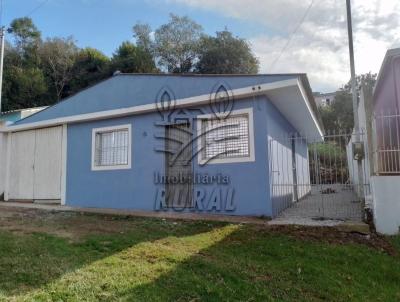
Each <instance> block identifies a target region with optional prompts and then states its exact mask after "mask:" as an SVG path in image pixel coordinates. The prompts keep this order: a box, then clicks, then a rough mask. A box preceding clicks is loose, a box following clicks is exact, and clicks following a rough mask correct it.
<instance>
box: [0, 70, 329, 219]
mask: <svg viewBox="0 0 400 302" xmlns="http://www.w3.org/2000/svg"><path fill="white" fill-rule="evenodd" d="M2 131H3V133H4V135H6V139H5V142H6V144H7V148H6V149H7V150H8V151H7V152H6V153H7V154H6V158H7V167H6V169H5V174H6V175H5V176H4V179H6V181H5V185H4V186H5V189H4V198H5V200H32V201H35V202H41V201H42V202H43V201H53V202H60V203H61V204H62V205H68V206H72V207H85V208H88V207H93V208H113V209H130V210H145V211H196V212H203V213H219V214H227V215H250V216H269V217H272V216H275V215H277V214H278V213H279V212H280V211H282V210H283V209H284V208H285V207H286V206H287V205H285V204H284V203H283V202H282V200H283V199H285V198H287V195H288V194H289V195H290V196H292V198H293V201H294V202H295V201H297V200H299V199H301V198H302V197H304V196H306V195H307V194H308V193H309V192H308V190H307V189H304V188H307V186H304V185H303V186H301V188H302V189H299V188H297V187H296V185H293V186H291V187H290V188H289V190H288V189H286V190H285V191H284V192H282V193H281V194H274V195H273V196H272V192H271V190H272V185H273V184H274V183H275V184H276V183H279V182H283V180H281V179H280V177H281V176H280V175H281V174H280V173H279V171H280V169H290V170H293V173H292V174H291V177H293V178H294V179H296V180H295V181H294V182H293V179H292V182H291V183H297V182H298V183H302V184H304V183H307V182H308V183H309V181H310V180H309V177H306V178H305V179H298V178H299V177H300V176H297V174H296V170H297V169H302V170H304V169H308V149H307V141H306V140H305V139H301V140H296V139H293V140H287V137H288V136H291V137H293V138H295V137H297V136H298V135H300V134H303V136H302V137H305V136H304V134H307V135H308V136H309V137H312V138H313V140H314V141H315V138H316V137H321V136H322V131H323V130H322V124H321V122H320V119H319V117H318V111H317V108H316V105H315V102H314V98H313V96H312V92H311V89H310V86H309V83H308V80H307V77H306V75H304V74H279V75H164V74H116V75H115V76H113V77H111V78H110V79H107V80H105V81H103V82H101V83H99V84H97V85H95V86H93V87H90V88H88V89H86V90H84V91H82V92H80V93H78V94H76V95H74V96H72V97H69V98H67V99H65V100H63V101H61V102H59V103H58V104H56V105H54V106H52V107H49V108H47V109H45V110H43V111H41V112H39V113H36V114H34V115H32V116H29V117H27V118H25V119H23V120H20V121H17V122H16V123H15V124H13V125H11V126H8V127H6V128H4V129H3V130H2ZM301 175H302V176H301V177H304V175H307V173H306V174H305V173H301ZM307 178H308V179H307ZM0 179H1V178H0ZM0 194H1V192H0Z"/></svg>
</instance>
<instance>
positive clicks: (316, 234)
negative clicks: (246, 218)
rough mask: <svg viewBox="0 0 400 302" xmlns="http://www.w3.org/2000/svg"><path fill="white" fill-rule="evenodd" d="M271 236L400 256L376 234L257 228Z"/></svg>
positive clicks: (387, 242) (279, 227) (282, 227)
mask: <svg viewBox="0 0 400 302" xmlns="http://www.w3.org/2000/svg"><path fill="white" fill-rule="evenodd" d="M256 228H258V229H259V230H261V231H265V232H268V233H269V234H270V233H271V232H272V233H277V234H284V235H288V236H290V237H292V238H296V239H298V240H308V241H315V242H327V243H331V244H338V245H345V244H362V245H366V246H368V247H370V248H373V249H375V250H379V251H382V252H385V253H387V254H389V255H392V256H399V253H398V251H397V249H396V248H395V247H394V246H393V244H392V243H391V242H390V241H389V240H387V238H385V237H384V236H380V235H378V234H375V233H371V234H367V235H365V234H360V233H357V232H345V231H341V230H338V229H336V228H334V227H303V226H282V225H280V226H269V227H267V228H265V227H256Z"/></svg>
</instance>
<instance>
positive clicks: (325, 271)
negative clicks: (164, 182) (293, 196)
mask: <svg viewBox="0 0 400 302" xmlns="http://www.w3.org/2000/svg"><path fill="white" fill-rule="evenodd" d="M55 215H59V214H55ZM16 220H17V222H16V226H13V227H10V221H11V219H9V220H8V225H7V228H1V223H0V300H4V301H114V300H118V301H120V300H122V301H321V300H328V301H399V300H400V258H399V257H398V256H396V255H395V256H390V255H389V254H388V253H386V252H384V251H382V250H378V249H374V248H372V247H368V246H367V245H364V244H359V243H351V241H349V242H347V241H348V240H346V238H345V237H343V236H344V235H343V234H339V235H340V236H339V235H338V238H341V240H340V242H341V243H340V244H339V243H337V244H336V243H328V242H327V241H329V240H324V238H323V237H324V236H321V237H322V238H321V239H319V238H315V236H310V238H308V237H307V236H308V235H307V230H304V229H299V230H296V229H295V230H292V231H290V232H287V231H279V230H277V229H269V228H266V227H256V226H249V225H233V224H226V223H210V222H174V221H169V220H166V221H165V220H161V219H144V218H136V219H135V218H131V219H116V221H115V218H114V219H111V218H104V217H101V216H99V217H97V216H95V215H92V216H85V215H83V216H82V215H81V216H79V217H78V218H77V217H72V218H71V217H60V218H59V219H50V220H49V219H47V220H46V219H41V220H40V219H37V220H35V219H33V220H32V221H33V222H32V221H30V222H29V223H30V224H31V225H30V229H34V230H35V231H31V232H29V231H28V229H29V228H26V227H22V226H24V224H25V221H29V220H28V219H25V220H24V219H22V218H19V220H18V219H16ZM69 221H71V224H69ZM72 221H73V223H72ZM79 221H82V222H83V221H85V224H83V225H82V226H80V225H79ZM88 221H89V222H88ZM26 223H28V222H26ZM46 224H47V225H50V226H54V230H56V232H53V231H54V230H49V231H46V229H45V228H44V226H46ZM56 225H57V227H56ZM33 226H34V227H35V228H33ZM94 226H96V227H97V229H96V228H95V227H94ZM108 226H109V227H110V228H111V229H112V231H110V232H101V231H99V228H100V229H102V228H105V229H107V227H108ZM41 228H42V231H40V230H41ZM51 228H52V227H51ZM57 228H58V229H57ZM85 229H87V232H85ZM38 230H39V231H38ZM71 230H73V231H71ZM70 231H71V232H72V233H71V232H70ZM332 232H335V231H333V230H332ZM297 233H298V234H299V236H297ZM63 234H64V235H63ZM71 234H72V236H71ZM360 240H361V239H360ZM362 240H364V239H362ZM362 240H361V241H362ZM370 240H373V239H370ZM388 240H393V245H394V246H396V249H398V250H400V240H399V238H393V239H388ZM365 241H366V242H368V239H365ZM338 242H339V241H338Z"/></svg>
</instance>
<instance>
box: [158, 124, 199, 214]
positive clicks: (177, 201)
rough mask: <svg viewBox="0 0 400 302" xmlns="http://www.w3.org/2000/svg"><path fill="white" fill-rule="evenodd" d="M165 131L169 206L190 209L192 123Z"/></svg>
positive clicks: (191, 189)
mask: <svg viewBox="0 0 400 302" xmlns="http://www.w3.org/2000/svg"><path fill="white" fill-rule="evenodd" d="M165 131H166V142H165V144H166V146H165V147H166V150H167V152H166V153H165V154H166V160H165V162H166V166H165V172H166V173H165V174H166V176H167V184H166V201H167V205H168V207H172V208H186V207H190V206H191V205H192V196H193V166H192V160H191V159H192V156H193V155H192V154H193V150H192V129H191V127H190V123H182V124H174V125H169V126H167V127H166V129H165Z"/></svg>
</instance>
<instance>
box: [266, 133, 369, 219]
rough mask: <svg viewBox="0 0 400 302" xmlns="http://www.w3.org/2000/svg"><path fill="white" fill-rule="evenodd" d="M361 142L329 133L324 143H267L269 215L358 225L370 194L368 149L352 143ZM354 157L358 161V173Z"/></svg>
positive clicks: (302, 139) (294, 138)
mask: <svg viewBox="0 0 400 302" xmlns="http://www.w3.org/2000/svg"><path fill="white" fill-rule="evenodd" d="M364 136H365V135H364V133H359V137H360V139H358V136H357V135H356V134H355V133H350V134H345V133H331V134H328V135H325V136H324V137H323V138H310V137H306V136H299V135H285V136H284V137H281V138H274V139H270V140H269V168H270V185H271V188H270V192H271V201H272V206H273V215H274V216H279V215H281V216H282V215H284V216H287V217H288V216H289V217H290V216H293V217H299V218H311V219H334V220H362V215H363V214H362V213H363V203H364V200H365V197H366V196H367V195H369V194H370V186H369V164H368V162H367V160H366V159H367V158H368V157H367V152H368V150H367V146H366V145H367V144H364V143H360V144H355V143H356V142H358V141H361V142H364V141H365V140H364V138H365V137H364ZM355 155H357V156H360V159H361V160H360V162H361V167H360V169H359V166H358V161H357V160H355V159H354V156H355ZM359 170H360V173H359ZM359 176H361V177H359ZM359 179H360V180H359Z"/></svg>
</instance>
